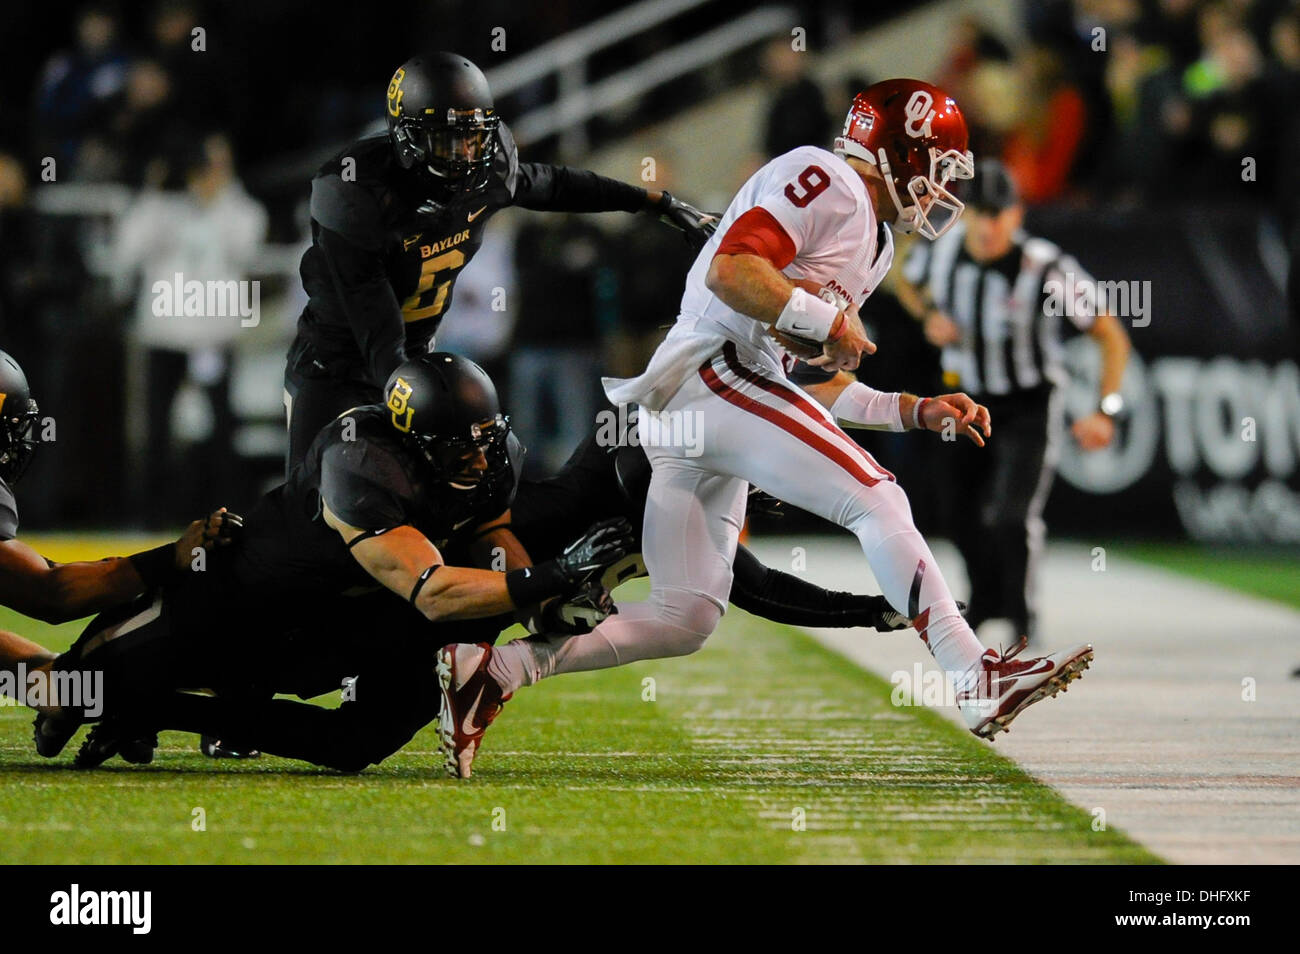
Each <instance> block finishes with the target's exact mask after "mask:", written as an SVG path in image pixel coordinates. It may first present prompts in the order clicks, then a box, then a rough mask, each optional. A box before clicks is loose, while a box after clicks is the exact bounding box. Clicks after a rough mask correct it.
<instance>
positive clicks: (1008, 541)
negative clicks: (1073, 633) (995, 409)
mask: <svg viewBox="0 0 1300 954" xmlns="http://www.w3.org/2000/svg"><path fill="white" fill-rule="evenodd" d="M996 435H997V436H996V438H995V439H996V440H997V441H998V444H999V448H998V449H999V453H998V454H997V455H996V456H995V457H994V459H993V469H992V474H991V475H990V479H989V503H990V505H989V506H988V507H985V508H983V522H984V532H985V534H986V535H987V539H988V541H989V543H990V545H991V549H992V552H993V560H994V561H995V562H996V563H997V566H998V590H997V605H998V612H997V614H996V615H997V616H998V617H999V618H1005V619H1008V620H1010V621H1011V624H1012V626H1013V627H1014V630H1015V633H1016V634H1017V635H1023V636H1029V637H1031V638H1032V635H1033V633H1032V624H1033V622H1034V620H1033V618H1032V613H1031V612H1030V606H1029V598H1028V592H1027V582H1028V574H1029V561H1030V547H1031V540H1030V537H1031V533H1032V532H1033V528H1032V527H1031V525H1030V524H1031V521H1034V520H1039V519H1041V510H1042V502H1043V498H1045V497H1046V493H1047V487H1048V486H1050V479H1051V474H1050V473H1049V472H1048V469H1047V468H1046V467H1045V459H1046V452H1047V441H1048V395H1046V394H1044V395H1042V396H1041V397H1039V396H1038V395H1033V396H1030V397H1025V398H1021V399H1019V403H1018V405H1017V407H1016V409H1015V410H1014V411H1009V410H1008V411H1004V412H1003V415H1002V418H1001V420H1000V421H999V422H998V424H997V431H996ZM991 443H992V441H990V444H991ZM1045 482H1046V483H1045Z"/></svg>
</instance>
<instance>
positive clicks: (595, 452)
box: [78, 415, 908, 771]
mask: <svg viewBox="0 0 1300 954" xmlns="http://www.w3.org/2000/svg"><path fill="white" fill-rule="evenodd" d="M345 416H350V415H345ZM607 431H608V428H607V427H606V426H605V424H604V422H603V421H601V420H600V419H598V422H597V425H596V427H595V428H594V429H593V431H592V433H591V434H590V435H589V437H588V438H587V440H585V441H584V442H583V444H582V445H581V446H580V447H579V448H578V449H577V451H575V452H574V454H573V455H572V457H571V458H570V459H569V461H568V462H567V463H566V464H565V466H564V468H563V469H562V470H561V471H560V472H559V473H558V474H556V475H555V476H553V477H550V478H547V479H546V480H527V479H523V480H521V481H520V483H519V487H518V491H517V493H516V495H515V498H514V503H513V504H512V506H511V513H510V516H509V517H508V519H509V521H510V523H509V529H510V530H511V531H512V532H513V535H514V537H515V538H516V539H517V540H518V541H519V542H520V543H522V544H523V545H524V547H525V549H526V550H527V552H528V553H529V554H530V555H531V556H532V557H533V558H534V559H547V558H551V557H560V556H562V555H563V551H564V549H565V547H566V545H567V544H568V543H569V540H570V536H571V534H572V532H573V527H575V526H580V525H581V523H582V522H584V521H587V520H593V519H594V520H600V521H609V520H611V519H615V518H619V517H622V518H625V519H627V520H628V521H629V522H630V524H631V526H632V527H634V528H636V532H635V534H634V536H633V541H634V542H633V543H632V545H631V546H630V547H629V548H628V549H629V550H631V551H635V550H637V549H639V528H640V524H641V519H642V511H643V510H644V506H645V492H646V489H647V486H648V483H649V461H648V460H647V459H646V457H645V453H644V451H642V450H641V449H640V447H639V446H637V445H636V443H635V442H632V441H630V440H628V435H617V436H616V437H615V438H614V439H611V434H610V433H608V432H607ZM629 434H630V431H629ZM314 456H315V453H314V452H313V458H314ZM252 520H253V522H254V523H260V520H259V519H257V518H256V517H254V518H252ZM489 526H490V527H491V528H492V529H493V530H494V531H497V530H502V531H503V530H505V529H507V528H506V526H505V524H504V523H502V522H501V521H494V522H493V523H492V524H490V525H489ZM505 539H507V540H508V539H509V538H508V537H507V538H505ZM445 553H447V554H448V555H450V554H451V553H452V550H451V549H450V548H448V549H447V550H446V551H445ZM503 555H504V551H503V550H499V551H497V552H496V553H495V554H493V560H494V562H499V560H500V558H501V557H502V556H503ZM478 557H479V559H482V558H483V557H484V554H483V553H481V552H480V553H479V555H478ZM643 573H644V564H643V563H642V562H641V560H640V556H639V553H636V552H629V554H628V555H627V557H625V558H624V559H621V560H619V561H617V562H616V563H613V564H611V565H610V566H609V567H607V568H606V570H605V571H604V572H603V573H602V574H601V577H600V585H599V586H596V585H589V586H588V587H586V588H583V589H580V590H579V591H578V593H577V594H576V595H575V596H574V597H572V598H570V599H568V600H564V601H556V602H553V603H551V604H548V606H547V611H546V612H545V613H544V614H543V619H541V620H539V621H537V623H536V624H535V626H536V625H540V626H542V627H544V628H545V629H546V630H547V631H552V632H554V631H574V632H580V631H585V630H587V629H589V628H590V627H591V626H592V625H594V624H595V623H597V622H599V621H600V619H602V618H603V617H604V616H605V615H607V614H608V613H609V612H610V611H611V609H612V603H611V601H610V600H609V596H608V590H611V589H613V588H614V587H615V586H617V585H618V584H619V583H621V582H623V581H625V580H627V579H629V578H631V577H634V576H637V575H642V574H643ZM731 601H732V603H733V604H734V605H736V606H740V607H742V608H744V609H746V610H748V611H749V612H752V613H755V614H757V615H760V616H764V617H766V618H768V619H772V620H775V621H777V622H785V623H790V624H794V625H803V626H819V627H854V626H863V627H873V628H875V629H877V630H879V631H881V632H886V631H890V630H895V629H901V628H903V627H905V626H907V625H908V623H907V620H906V619H904V618H903V616H902V615H901V614H899V613H897V612H896V611H895V610H894V609H893V608H892V607H890V606H889V604H888V603H887V602H886V601H885V599H884V597H881V596H861V595H858V594H853V593H841V592H834V591H828V590H826V589H823V588H822V587H819V586H817V585H815V584H813V583H810V582H808V581H806V580H803V579H801V578H799V577H797V576H795V575H793V574H789V573H783V572H781V571H779V570H774V569H771V568H769V567H766V566H764V565H763V564H762V563H761V562H759V560H758V558H757V557H755V556H754V555H753V554H752V553H750V552H749V551H748V550H746V549H745V548H744V547H741V548H739V550H738V557H737V562H736V570H735V580H734V584H733V587H732V592H731ZM404 612H405V606H404V605H403V604H402V603H401V602H400V601H397V600H394V599H393V598H392V597H391V596H390V595H388V594H382V595H380V596H379V597H378V598H377V599H376V598H370V599H362V598H354V599H349V600H346V601H341V602H340V603H339V604H337V605H336V607H334V608H332V611H331V620H330V623H329V625H322V626H318V627H317V628H315V629H314V630H313V631H312V632H310V633H306V632H299V633H298V634H296V635H294V636H291V638H290V640H289V641H288V642H287V643H286V644H284V645H285V646H286V647H296V648H295V649H294V650H293V651H292V652H282V653H281V654H280V658H279V659H278V660H277V661H276V662H275V663H274V664H271V663H268V662H266V660H267V659H268V657H269V655H271V654H268V653H266V652H264V653H263V654H262V659H263V663H262V664H260V665H259V667H258V668H259V674H258V681H259V685H260V687H261V693H262V695H261V698H258V693H257V692H256V691H255V687H254V686H252V685H246V686H242V687H240V688H239V689H238V690H237V691H234V692H227V693H226V694H225V695H223V697H222V698H221V699H219V700H209V699H196V698H193V697H181V698H179V699H176V700H174V701H173V703H172V704H167V705H163V706H159V707H156V708H154V709H153V710H152V711H151V713H150V717H151V718H152V719H154V720H156V721H155V722H154V723H152V724H153V725H154V728H156V727H158V726H160V725H161V726H165V727H168V728H177V729H190V730H194V731H200V732H206V733H209V734H212V735H214V736H217V737H220V738H221V739H223V740H225V741H226V742H227V743H228V744H229V745H230V746H232V747H233V748H236V749H248V748H252V749H257V748H262V749H266V750H268V751H273V752H277V753H279V754H292V755H296V756H297V757H300V758H304V759H308V760H310V761H313V762H316V763H317V764H320V765H325V766H329V767H333V768H338V769H342V770H345V771H359V770H360V769H362V768H364V767H366V766H367V765H369V764H378V763H379V762H381V761H382V760H383V759H385V758H387V757H388V756H389V755H391V754H392V753H393V752H395V751H397V750H398V749H399V748H400V747H401V746H402V745H403V744H405V742H406V741H407V740H408V739H409V738H410V736H411V735H413V734H414V732H415V731H416V730H417V729H418V728H419V727H420V726H421V725H424V724H427V723H428V722H430V721H432V720H433V719H434V718H436V717H437V716H438V712H439V706H438V701H437V698H436V696H437V682H436V679H435V678H434V676H435V673H434V671H433V669H432V668H431V667H433V666H434V665H435V664H434V662H433V660H432V658H431V656H430V654H429V646H430V640H428V639H427V638H422V639H421V641H420V643H419V644H418V645H417V646H415V647H410V646H408V647H407V648H406V649H404V648H403V646H402V642H401V641H400V640H398V641H395V640H393V639H392V638H391V637H390V636H386V637H385V638H383V639H376V638H374V636H373V633H375V632H382V633H385V634H392V633H395V632H399V631H401V630H403V629H404V625H405V624H404V623H403V622H402V621H401V619H400V617H401V615H402V613H404ZM394 614H395V615H396V616H397V617H398V619H396V620H395V621H394V620H393V615H394ZM513 622H514V619H513V617H512V616H509V615H506V616H499V617H493V618H488V619H482V620H476V621H473V623H475V624H479V625H478V628H477V629H471V630H469V631H466V629H465V627H466V626H467V624H466V623H465V622H452V623H448V624H447V627H446V631H445V632H444V633H443V634H442V635H439V636H438V637H436V638H435V639H433V640H432V641H431V642H432V644H435V645H436V644H438V643H440V642H442V641H443V640H444V639H451V638H463V639H471V640H474V641H481V642H487V643H491V642H495V640H496V638H497V636H498V635H499V633H500V632H501V631H502V630H504V629H505V628H507V627H508V626H510V625H511V624H512V623H513ZM411 648H414V650H415V651H414V652H409V655H408V654H407V653H408V651H409V650H410V649H411ZM392 670H397V671H399V672H400V673H401V675H400V676H399V677H398V678H396V679H392V678H388V677H384V679H385V681H386V682H387V683H390V684H391V685H392V686H393V688H394V689H399V690H400V691H402V692H403V693H408V694H409V697H408V698H407V700H406V701H407V702H408V703H410V705H409V706H406V707H405V708H404V709H402V710H400V712H390V713H388V714H387V715H386V716H385V717H384V718H383V719H380V720H376V721H371V720H369V719H357V718H348V716H349V715H350V714H352V710H353V709H356V708H360V707H354V706H352V705H351V703H352V702H354V701H356V699H357V695H356V693H357V691H358V688H357V687H358V686H368V685H370V684H374V683H376V682H379V681H380V679H379V677H377V676H371V677H368V678H367V679H365V680H362V679H360V678H359V677H357V678H354V676H355V674H356V673H358V672H364V671H371V672H375V673H378V672H381V671H384V672H387V671H392ZM340 684H345V685H347V687H348V688H347V690H346V695H347V697H348V699H349V701H348V702H345V703H344V705H343V706H342V707H341V708H340V709H333V710H331V709H326V708H323V707H317V706H314V705H303V704H300V703H294V702H290V701H284V700H281V701H275V702H273V701H270V699H269V694H270V691H271V687H272V686H274V689H275V691H278V692H282V693H288V694H296V695H299V696H301V697H302V698H304V699H308V698H311V697H313V696H316V695H319V694H321V693H324V692H328V691H330V690H333V689H337V688H338V687H339V685H340ZM371 711H372V712H377V711H378V710H376V709H375V708H374V707H373V706H372V708H371ZM157 720H162V721H157ZM421 720H422V721H421ZM153 731H154V730H153V729H152V728H151V729H148V730H147V732H146V733H144V734H145V735H147V736H152V735H153ZM121 732H122V726H121V725H120V723H116V722H114V721H108V722H105V723H102V724H101V725H100V726H97V727H96V728H95V729H94V730H92V733H91V738H90V740H89V741H88V742H87V744H86V745H84V746H83V747H82V751H81V753H79V756H78V764H79V765H82V766H88V765H94V764H98V763H99V762H102V761H103V760H104V759H106V758H108V757H110V756H111V755H113V754H114V753H115V752H117V751H118V750H119V749H122V737H121ZM304 740H307V744H306V745H304V744H303V741H304ZM133 744H134V745H135V746H138V745H140V744H141V743H140V742H135V743H133ZM124 751H125V750H124Z"/></svg>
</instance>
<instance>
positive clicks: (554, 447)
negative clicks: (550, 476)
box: [506, 215, 676, 473]
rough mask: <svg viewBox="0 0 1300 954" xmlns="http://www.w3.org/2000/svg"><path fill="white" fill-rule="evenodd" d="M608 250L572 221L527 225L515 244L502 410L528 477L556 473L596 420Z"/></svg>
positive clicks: (609, 274)
mask: <svg viewBox="0 0 1300 954" xmlns="http://www.w3.org/2000/svg"><path fill="white" fill-rule="evenodd" d="M608 243H609V239H608V238H607V237H606V235H605V233H604V232H602V231H601V230H600V229H599V228H598V227H597V226H595V225H593V224H592V223H591V222H590V221H589V220H588V219H587V218H585V217H583V216H579V215H564V216H559V217H557V216H555V215H551V216H548V217H547V218H546V219H545V220H544V221H543V220H533V221H529V222H528V223H527V224H526V225H524V226H523V227H522V228H521V229H520V230H519V235H518V237H517V239H516V242H515V267H516V269H517V271H518V274H519V310H518V320H517V321H516V323H515V338H514V343H513V345H512V347H511V352H510V400H509V402H508V403H507V404H506V408H507V410H508V411H509V412H510V415H511V417H512V420H513V422H514V429H515V431H516V432H518V434H519V437H520V439H521V440H522V441H523V442H524V444H525V445H526V446H527V447H528V448H529V454H528V467H529V469H530V471H531V472H534V473H537V472H541V473H553V472H554V471H555V470H558V469H559V467H560V466H561V465H562V464H563V463H564V461H565V460H566V459H567V458H568V456H569V454H570V453H571V452H572V451H573V449H574V448H575V447H577V446H578V444H579V443H580V442H581V441H582V439H583V437H584V436H585V435H586V434H587V432H588V431H589V430H590V428H591V426H592V421H593V419H594V418H595V414H596V408H597V406H598V404H597V402H598V400H599V387H600V380H599V376H600V348H601V338H602V336H603V334H604V333H605V331H606V330H607V329H609V328H611V327H612V326H613V322H614V315H613V303H614V300H615V299H614V295H615V287H614V285H615V273H614V270H613V268H612V267H611V266H610V265H609V264H608V262H607V260H606V259H605V256H604V254H603V253H604V250H605V247H606V246H607V245H608ZM674 317H676V316H675V315H674ZM539 468H540V470H539Z"/></svg>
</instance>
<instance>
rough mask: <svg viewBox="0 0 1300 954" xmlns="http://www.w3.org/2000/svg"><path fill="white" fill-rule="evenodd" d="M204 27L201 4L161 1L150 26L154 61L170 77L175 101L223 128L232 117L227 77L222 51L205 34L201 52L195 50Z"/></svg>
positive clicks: (184, 1)
mask: <svg viewBox="0 0 1300 954" xmlns="http://www.w3.org/2000/svg"><path fill="white" fill-rule="evenodd" d="M202 25H203V24H202V23H201V22H200V6H199V5H198V4H196V3H194V2H191V0H160V2H159V3H158V5H157V6H156V7H155V8H154V12H153V16H152V18H151V20H150V23H149V32H150V38H151V40H152V49H151V58H152V59H153V60H154V62H156V63H157V64H158V66H159V67H160V68H161V69H162V70H163V72H165V73H166V74H167V76H168V77H169V79H170V83H171V90H172V96H171V98H172V99H173V100H174V101H175V102H178V103H184V104H185V109H186V110H187V111H188V112H190V113H191V115H195V116H201V117H202V119H203V122H204V123H206V124H208V125H210V126H213V127H218V126H221V127H224V126H226V125H227V124H229V123H230V121H231V120H232V119H233V117H232V116H231V115H230V108H229V95H230V87H229V82H228V78H227V77H225V76H224V75H223V74H222V71H221V69H220V65H221V57H222V49H221V45H220V44H219V43H213V42H212V39H213V38H212V37H208V36H206V35H205V36H204V43H203V49H202V51H198V50H195V49H194V42H195V38H194V35H193V30H194V28H195V27H200V26H202Z"/></svg>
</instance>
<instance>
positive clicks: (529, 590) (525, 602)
mask: <svg viewBox="0 0 1300 954" xmlns="http://www.w3.org/2000/svg"><path fill="white" fill-rule="evenodd" d="M568 588H569V581H568V579H567V578H566V577H565V575H564V573H563V571H561V570H560V568H559V566H558V565H557V564H556V562H555V561H554V560H547V561H546V562H545V563H539V564H537V565H536V566H526V567H521V568H519V569H517V570H511V571H510V572H508V573H507V574H506V592H507V593H509V594H510V602H512V603H514V604H515V608H516V609H525V608H526V607H529V606H535V605H537V604H538V603H541V602H542V601H544V600H548V599H550V598H551V597H552V596H559V595H560V594H562V593H564V592H565V591H566V590H567V589H568Z"/></svg>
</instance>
